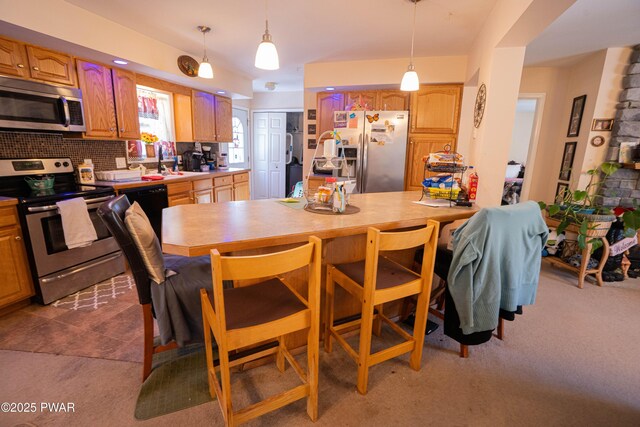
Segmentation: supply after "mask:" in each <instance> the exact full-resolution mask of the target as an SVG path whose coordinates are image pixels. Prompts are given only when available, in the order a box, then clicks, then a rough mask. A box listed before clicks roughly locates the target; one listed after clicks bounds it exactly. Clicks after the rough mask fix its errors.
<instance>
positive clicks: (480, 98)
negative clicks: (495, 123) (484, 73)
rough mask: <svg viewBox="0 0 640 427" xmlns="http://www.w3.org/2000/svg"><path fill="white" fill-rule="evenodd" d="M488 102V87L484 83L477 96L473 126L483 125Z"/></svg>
mask: <svg viewBox="0 0 640 427" xmlns="http://www.w3.org/2000/svg"><path fill="white" fill-rule="evenodd" d="M486 102H487V87H486V86H485V84H484V83H482V84H481V85H480V89H478V95H476V106H475V109H474V110H473V125H474V126H475V127H479V126H480V123H482V116H483V115H484V106H485V104H486Z"/></svg>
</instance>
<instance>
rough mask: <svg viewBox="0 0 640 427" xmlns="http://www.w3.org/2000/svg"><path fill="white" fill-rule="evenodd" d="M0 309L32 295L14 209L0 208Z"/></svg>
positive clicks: (26, 262) (27, 264) (25, 253)
mask: <svg viewBox="0 0 640 427" xmlns="http://www.w3.org/2000/svg"><path fill="white" fill-rule="evenodd" d="M0 224H1V225H2V227H1V228H0V271H2V276H3V277H2V281H1V282H0V308H3V307H6V306H8V305H10V304H13V303H16V302H19V301H22V300H25V299H27V298H29V297H31V296H33V295H34V291H33V283H32V281H31V274H30V272H29V262H28V260H27V251H26V249H25V246H24V241H23V240H22V231H21V229H20V226H19V225H18V215H17V212H16V208H15V207H6V208H4V207H3V208H0Z"/></svg>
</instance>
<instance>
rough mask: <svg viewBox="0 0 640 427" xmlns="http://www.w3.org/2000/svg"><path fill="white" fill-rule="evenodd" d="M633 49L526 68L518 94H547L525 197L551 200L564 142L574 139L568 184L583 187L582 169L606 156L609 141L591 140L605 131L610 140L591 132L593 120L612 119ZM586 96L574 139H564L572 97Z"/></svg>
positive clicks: (584, 181) (583, 176) (586, 169)
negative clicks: (568, 63) (560, 64)
mask: <svg viewBox="0 0 640 427" xmlns="http://www.w3.org/2000/svg"><path fill="white" fill-rule="evenodd" d="M630 53H631V49H629V48H610V49H607V50H602V51H599V52H596V53H594V54H592V55H589V56H588V57H586V58H584V59H583V60H581V61H580V62H578V63H576V64H573V65H572V66H570V67H565V68H535V67H532V68H525V69H524V70H523V74H522V82H521V85H520V92H522V93H545V94H546V100H545V106H544V111H543V117H542V125H541V129H540V137H539V141H538V151H537V155H536V160H535V166H534V169H533V172H532V179H531V187H530V193H529V198H530V199H531V200H542V201H552V200H553V197H554V195H555V191H556V187H557V184H558V175H559V173H560V163H561V162H562V154H563V151H564V145H565V143H566V142H570V141H576V142H577V143H578V144H577V149H576V155H575V158H574V161H573V168H572V173H571V181H570V187H571V188H572V189H577V188H584V187H585V186H586V185H587V183H588V181H589V176H588V175H587V174H586V171H588V170H589V169H592V168H594V167H596V166H598V165H599V164H600V163H602V162H603V161H604V160H605V157H606V153H607V144H606V143H605V145H604V146H602V147H593V146H592V145H591V144H590V141H591V138H593V137H594V136H595V135H603V136H604V137H605V140H606V141H607V142H608V140H609V138H610V136H611V133H610V132H592V131H591V130H590V129H591V123H592V120H593V119H594V118H613V117H614V115H615V106H616V103H617V100H618V96H619V95H620V90H621V89H622V77H623V75H624V74H623V73H624V71H625V68H626V64H627V62H628V59H629V55H630ZM581 95H587V100H586V103H585V108H584V112H583V116H582V123H581V126H580V132H579V134H578V137H573V138H569V137H567V128H568V126H569V116H570V114H571V107H572V103H573V99H574V98H575V97H577V96H581Z"/></svg>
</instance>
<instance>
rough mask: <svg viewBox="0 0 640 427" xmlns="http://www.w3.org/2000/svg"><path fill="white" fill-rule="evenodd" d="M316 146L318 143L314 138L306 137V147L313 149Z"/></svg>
mask: <svg viewBox="0 0 640 427" xmlns="http://www.w3.org/2000/svg"><path fill="white" fill-rule="evenodd" d="M317 146H318V143H317V142H316V139H315V138H309V139H307V148H308V149H310V150H315V149H316V147H317Z"/></svg>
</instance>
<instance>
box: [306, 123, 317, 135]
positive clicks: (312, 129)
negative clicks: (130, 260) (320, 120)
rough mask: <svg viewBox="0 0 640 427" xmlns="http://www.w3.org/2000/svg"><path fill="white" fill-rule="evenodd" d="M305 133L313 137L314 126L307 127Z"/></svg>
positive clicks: (314, 132)
mask: <svg viewBox="0 0 640 427" xmlns="http://www.w3.org/2000/svg"><path fill="white" fill-rule="evenodd" d="M307 133H308V134H309V135H315V134H316V125H307Z"/></svg>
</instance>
